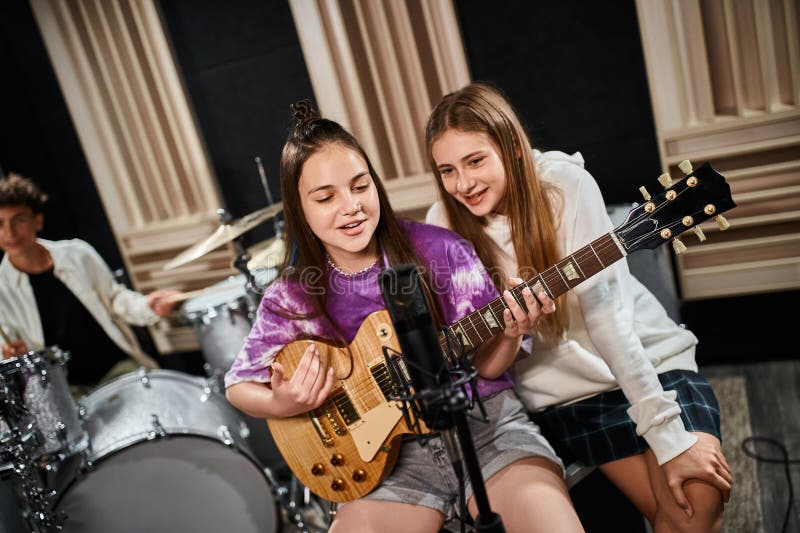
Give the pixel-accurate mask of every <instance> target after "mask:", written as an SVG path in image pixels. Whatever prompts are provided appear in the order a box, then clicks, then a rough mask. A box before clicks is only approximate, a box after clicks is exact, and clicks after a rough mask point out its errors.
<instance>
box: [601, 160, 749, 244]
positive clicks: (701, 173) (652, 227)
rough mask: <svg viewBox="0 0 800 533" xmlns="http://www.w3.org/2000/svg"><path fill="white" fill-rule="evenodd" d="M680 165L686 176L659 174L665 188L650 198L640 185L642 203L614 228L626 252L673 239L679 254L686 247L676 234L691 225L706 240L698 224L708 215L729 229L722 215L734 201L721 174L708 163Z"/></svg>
mask: <svg viewBox="0 0 800 533" xmlns="http://www.w3.org/2000/svg"><path fill="white" fill-rule="evenodd" d="M679 166H680V168H681V170H683V171H684V173H686V177H685V178H683V179H681V180H680V181H677V182H675V183H672V181H671V179H670V177H669V175H667V174H662V176H661V177H660V178H659V181H660V182H661V184H662V185H663V186H664V187H665V189H664V190H663V191H662V192H660V193H659V194H657V195H655V196H652V197H651V196H650V195H649V194H648V193H647V191H646V190H645V189H644V187H642V188H641V189H640V190H641V191H642V194H643V195H644V197H645V200H646V201H645V203H644V204H642V205H638V206H636V207H634V208H633V209H631V211H630V212H629V213H628V216H627V217H626V218H625V221H624V222H623V223H622V224H620V225H619V226H618V227H617V228H616V229H615V230H614V234H615V235H616V236H617V239H618V240H619V242H620V244H621V245H622V246H623V247H624V248H625V251H626V252H628V253H630V252H633V251H636V250H641V249H644V248H650V249H653V248H657V247H659V246H661V245H662V244H664V243H665V242H668V241H673V245H674V247H675V251H676V252H677V253H681V252H682V251H683V250H685V249H686V247H685V246H684V245H683V243H681V242H680V240H678V239H676V237H677V236H678V235H680V234H681V233H683V232H684V231H687V230H689V229H693V228H694V231H695V233H696V234H697V236H698V237H699V238H700V240H701V241H702V240H705V236H704V235H703V232H702V231H701V230H700V228H699V226H698V225H699V224H700V223H702V222H705V221H706V220H709V219H711V218H716V222H717V225H718V226H719V228H720V229H721V230H724V229H727V228H728V222H727V221H726V220H725V218H724V217H722V216H721V214H722V213H724V212H725V211H728V210H729V209H732V208H734V207H736V204H735V203H734V201H733V198H731V188H730V186H729V185H728V182H727V181H725V178H724V177H723V176H722V174H720V173H719V172H717V171H716V170H714V169H713V168H711V165H709V164H708V163H705V164H704V165H703V166H701V167H699V168H697V169H692V167H691V163H689V162H688V161H683V162H682V163H681V164H680V165H679Z"/></svg>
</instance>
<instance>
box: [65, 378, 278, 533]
mask: <svg viewBox="0 0 800 533" xmlns="http://www.w3.org/2000/svg"><path fill="white" fill-rule="evenodd" d="M80 404H81V407H80V409H81V414H82V416H83V418H84V426H85V428H86V430H87V431H88V433H89V441H90V445H89V448H88V450H87V451H86V452H84V461H83V465H82V467H81V468H80V470H79V472H77V473H73V474H72V475H69V474H68V473H67V474H66V477H67V478H68V479H67V480H66V482H64V481H63V480H62V481H61V482H60V483H59V485H60V487H59V488H58V490H59V493H60V495H59V498H58V501H57V503H56V510H57V511H61V512H63V513H64V514H65V515H66V519H65V521H64V529H63V531H64V532H66V533H69V532H81V533H108V532H109V531H114V532H131V533H134V532H136V533H141V532H142V531H191V532H192V533H202V532H208V533H219V532H220V531H236V532H237V533H244V532H248V533H270V532H274V531H277V530H278V524H279V521H278V516H279V515H278V511H277V506H276V503H275V499H274V497H273V489H272V486H271V485H270V483H269V481H268V479H267V477H266V476H265V473H264V471H263V470H262V469H261V467H260V466H259V465H258V464H257V463H256V462H255V461H254V460H253V458H252V454H251V453H250V450H249V447H248V445H247V443H246V438H247V432H248V429H247V426H246V425H245V424H244V422H243V420H242V417H241V416H240V415H239V414H238V412H237V411H236V410H234V408H233V407H231V406H230V405H229V404H228V403H227V402H226V400H225V399H224V398H223V397H222V396H220V395H219V394H217V393H214V392H213V391H212V390H211V389H210V388H209V387H208V386H207V384H206V382H205V380H203V379H201V378H197V377H194V376H189V375H186V374H182V373H180V372H174V371H170V370H154V371H150V372H144V371H140V372H134V373H131V374H126V375H124V376H120V377H119V378H117V379H115V380H113V381H110V382H108V383H106V384H104V385H103V386H101V387H100V388H98V389H96V390H95V391H93V392H92V393H91V394H89V395H88V396H85V397H84V398H83V399H82V400H81V402H80ZM68 470H69V469H65V471H68Z"/></svg>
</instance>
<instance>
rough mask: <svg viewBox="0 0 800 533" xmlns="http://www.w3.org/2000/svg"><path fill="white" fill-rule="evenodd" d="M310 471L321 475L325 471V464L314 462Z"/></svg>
mask: <svg viewBox="0 0 800 533" xmlns="http://www.w3.org/2000/svg"><path fill="white" fill-rule="evenodd" d="M311 473H312V474H313V475H315V476H321V475H322V474H324V473H325V465H323V464H322V463H314V466H312V467H311Z"/></svg>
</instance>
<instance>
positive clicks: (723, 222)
mask: <svg viewBox="0 0 800 533" xmlns="http://www.w3.org/2000/svg"><path fill="white" fill-rule="evenodd" d="M714 220H715V221H716V223H717V227H718V228H719V230H720V231H725V230H726V229H728V228H730V227H731V223H730V222H728V220H727V219H726V218H725V217H724V216H722V215H717V216H716V218H715V219H714Z"/></svg>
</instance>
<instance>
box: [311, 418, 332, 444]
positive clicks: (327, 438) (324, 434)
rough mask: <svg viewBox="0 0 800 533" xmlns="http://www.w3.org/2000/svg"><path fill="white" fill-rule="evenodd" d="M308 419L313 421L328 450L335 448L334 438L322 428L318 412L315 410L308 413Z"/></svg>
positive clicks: (320, 438) (312, 423)
mask: <svg viewBox="0 0 800 533" xmlns="http://www.w3.org/2000/svg"><path fill="white" fill-rule="evenodd" d="M308 418H309V419H310V420H311V425H312V426H314V429H315V430H316V431H317V436H319V440H320V441H321V442H322V445H323V446H325V447H326V448H330V447H331V446H333V437H331V436H330V433H328V432H327V431H326V430H325V428H324V427H323V426H322V422H320V421H319V416H318V410H317V409H315V410H314V411H311V412H310V413H308Z"/></svg>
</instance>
